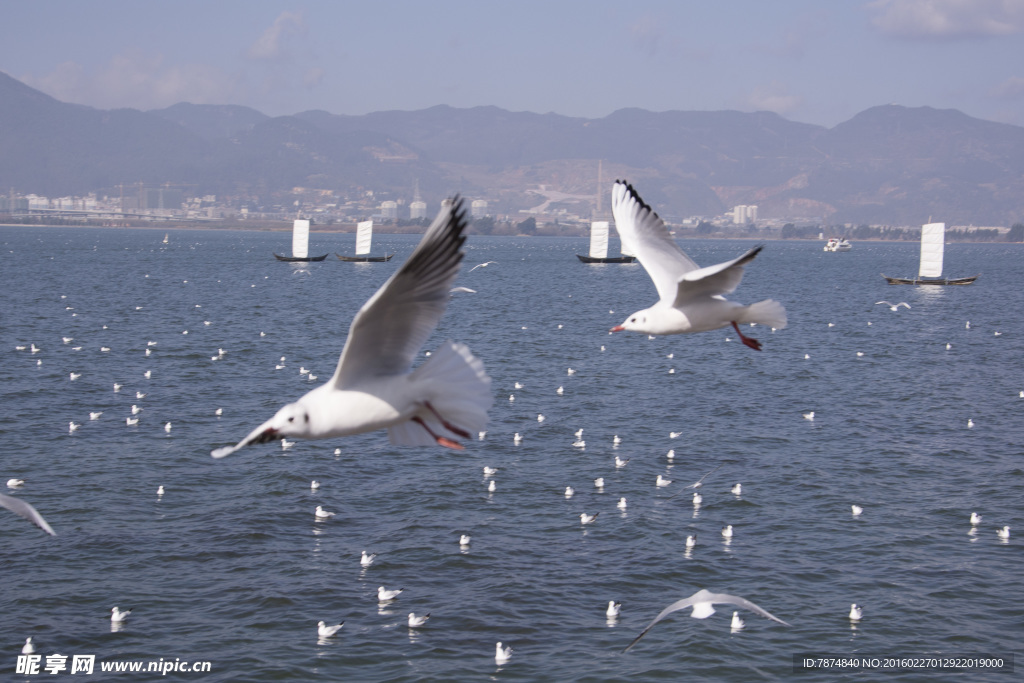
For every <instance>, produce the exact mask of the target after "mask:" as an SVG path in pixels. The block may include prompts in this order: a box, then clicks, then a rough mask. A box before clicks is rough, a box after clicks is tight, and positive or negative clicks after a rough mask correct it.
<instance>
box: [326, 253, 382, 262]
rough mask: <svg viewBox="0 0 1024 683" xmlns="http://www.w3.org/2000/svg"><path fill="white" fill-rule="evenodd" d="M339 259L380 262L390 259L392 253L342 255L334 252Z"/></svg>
mask: <svg viewBox="0 0 1024 683" xmlns="http://www.w3.org/2000/svg"><path fill="white" fill-rule="evenodd" d="M334 255H335V256H337V257H338V260H339V261H349V262H355V263H382V262H384V261H390V260H391V257H392V256H394V254H385V255H384V256H342V255H341V254H338V253H335V254H334Z"/></svg>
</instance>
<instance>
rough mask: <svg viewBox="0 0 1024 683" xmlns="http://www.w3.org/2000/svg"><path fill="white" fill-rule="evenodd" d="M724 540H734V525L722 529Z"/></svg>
mask: <svg viewBox="0 0 1024 683" xmlns="http://www.w3.org/2000/svg"><path fill="white" fill-rule="evenodd" d="M722 538H732V524H727V525H725V526H724V527H722Z"/></svg>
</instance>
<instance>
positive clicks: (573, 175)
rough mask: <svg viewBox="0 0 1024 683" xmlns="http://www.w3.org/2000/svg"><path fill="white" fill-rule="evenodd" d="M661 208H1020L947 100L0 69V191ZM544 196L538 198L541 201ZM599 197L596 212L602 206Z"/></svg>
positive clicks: (975, 132)
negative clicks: (137, 187) (610, 97)
mask: <svg viewBox="0 0 1024 683" xmlns="http://www.w3.org/2000/svg"><path fill="white" fill-rule="evenodd" d="M599 161H601V163H602V167H603V178H604V180H605V185H606V186H607V185H609V184H610V182H609V181H610V180H612V179H614V178H627V179H629V180H630V181H631V182H633V183H634V184H635V185H636V186H637V188H638V189H639V190H640V191H641V193H642V194H643V196H644V198H645V199H646V200H647V201H648V202H649V203H651V204H652V205H653V206H655V207H656V208H657V209H658V211H659V212H660V213H661V214H662V215H663V216H666V217H667V218H669V219H672V218H682V217H686V216H693V215H701V216H712V215H717V214H720V213H722V212H723V211H726V210H728V209H731V208H732V206H734V205H736V204H756V205H758V207H759V216H760V217H763V218H788V219H793V220H810V221H825V222H831V223H872V224H890V225H915V224H920V223H924V222H927V221H928V220H929V218H932V219H934V220H943V221H946V222H947V223H952V224H961V225H967V224H974V225H1010V224H1012V223H1014V222H1019V221H1021V220H1022V218H1024V128H1022V127H1019V126H1013V125H1008V124H1002V123H995V122H991V121H984V120H980V119H975V118H972V117H969V116H967V115H965V114H963V113H961V112H959V111H957V110H952V109H945V110H939V109H933V108H929V107H915V108H908V107H902V106H897V105H885V106H879V107H873V108H871V109H868V110H866V111H863V112H861V113H859V114H857V115H856V116H854V117H853V118H851V119H850V120H848V121H845V122H843V123H840V124H838V125H836V126H834V127H832V128H825V127H822V126H817V125H811V124H806V123H798V122H793V121H789V120H786V119H785V118H783V117H781V116H778V115H777V114H773V113H769V112H755V113H743V112H738V111H713V112H687V111H668V112H658V113H656V112H649V111H644V110H640V109H621V110H619V111H616V112H614V113H612V114H610V115H608V116H606V117H604V118H600V119H586V118H576V117H568V116H561V115H558V114H551V113H549V114H535V113H529V112H510V111H506V110H503V109H499V108H497V107H473V108H469V109H456V108H452V107H448V106H443V105H442V106H436V107H431V108H429V109H423V110H420V111H384V112H375V113H371V114H366V115H363V116H346V115H336V114H331V113H328V112H325V111H306V112H301V113H297V114H294V115H292V116H280V117H269V116H266V115H264V114H262V113H260V112H258V111H256V110H254V109H250V108H247V107H242V106H234V105H194V104H188V103H181V104H176V105H174V106H171V107H168V108H166V109H159V110H152V111H145V112H144V111H138V110H133V109H116V110H109V111H107V110H98V109H93V108H90V107H86V106H82V105H76V104H69V103H65V102H60V101H58V100H56V99H54V98H52V97H50V96H48V95H46V94H44V93H42V92H40V91H38V90H34V89H32V88H30V87H29V86H27V85H25V84H24V83H21V82H20V81H17V80H16V79H14V78H12V77H10V76H8V75H6V74H3V73H0V188H2V189H3V191H7V190H8V189H13V190H15V191H17V192H20V193H23V194H28V193H36V194H41V195H48V196H63V195H74V194H79V195H80V194H85V193H88V192H113V191H115V190H114V188H117V187H118V186H120V185H122V184H124V185H131V184H137V183H140V182H141V183H146V184H163V183H171V184H176V185H182V186H187V187H188V188H189V189H190V191H192V192H194V193H195V194H199V195H203V194H216V195H219V196H221V197H233V198H236V199H243V200H245V201H249V202H252V203H256V204H273V203H288V200H289V198H290V196H291V193H292V191H293V188H296V187H303V188H309V189H320V190H331V191H333V192H334V193H335V194H336V195H337V196H339V197H342V198H346V197H360V196H365V194H366V192H367V191H373V193H374V197H375V198H378V199H401V200H405V201H409V200H411V199H412V195H413V187H414V185H417V184H418V187H419V189H420V192H421V194H422V196H423V198H424V199H425V200H426V201H427V202H428V203H429V202H433V203H434V205H435V206H436V202H437V201H439V200H440V199H441V198H443V197H445V196H447V195H450V194H453V193H455V192H461V193H462V194H463V195H466V196H469V197H472V198H478V197H479V198H483V199H487V200H488V203H489V206H490V209H491V211H492V213H510V214H514V213H516V212H518V211H519V210H521V209H526V208H530V207H532V206H536V205H538V204H540V203H542V202H543V201H544V197H542V196H540V195H539V194H538V189H541V190H542V191H554V192H556V193H558V194H557V197H556V201H559V202H561V204H556V205H557V206H560V205H564V206H565V207H566V208H570V209H572V210H573V211H574V212H576V213H581V214H583V215H589V212H590V209H591V208H592V204H593V197H594V193H595V191H596V188H597V178H598V162H599ZM549 198H550V196H549ZM604 208H607V206H605V207H604Z"/></svg>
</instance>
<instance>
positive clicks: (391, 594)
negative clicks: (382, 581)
mask: <svg viewBox="0 0 1024 683" xmlns="http://www.w3.org/2000/svg"><path fill="white" fill-rule="evenodd" d="M404 590H405V589H404V588H398V589H395V590H388V589H387V588H385V587H384V586H378V587H377V599H378V600H380V601H381V602H388V601H389V600H394V599H395V598H397V597H398V594H399V593H401V592H402V591H404Z"/></svg>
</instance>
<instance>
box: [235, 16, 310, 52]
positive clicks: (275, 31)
mask: <svg viewBox="0 0 1024 683" xmlns="http://www.w3.org/2000/svg"><path fill="white" fill-rule="evenodd" d="M305 32H306V23H305V20H304V19H303V17H302V13H301V12H288V11H285V12H281V14H279V15H278V16H277V18H276V19H274V23H273V24H271V25H270V27H269V28H268V29H267V30H266V31H264V32H263V35H261V36H260V37H259V38H257V39H256V42H254V43H253V44H252V45H250V46H249V49H248V51H247V52H246V56H247V57H248V58H249V59H254V60H277V59H281V58H284V57H287V56H288V50H287V42H288V39H289V38H291V37H292V36H302V35H304V34H305Z"/></svg>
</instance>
